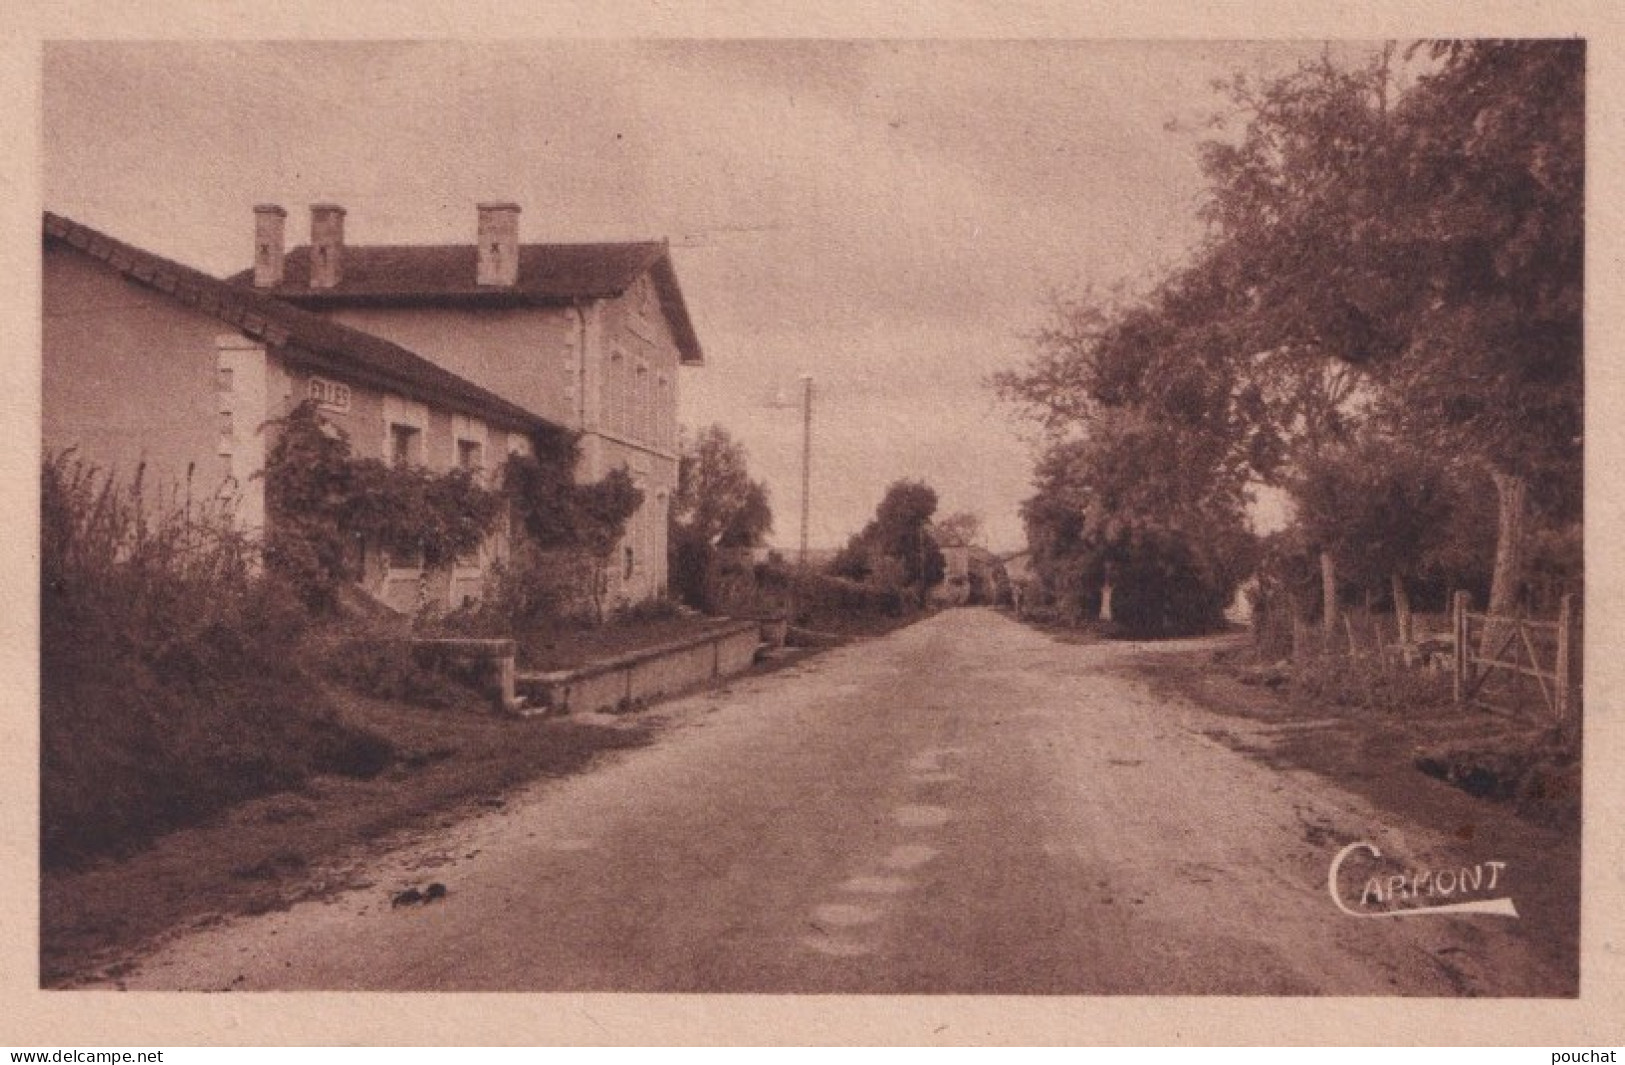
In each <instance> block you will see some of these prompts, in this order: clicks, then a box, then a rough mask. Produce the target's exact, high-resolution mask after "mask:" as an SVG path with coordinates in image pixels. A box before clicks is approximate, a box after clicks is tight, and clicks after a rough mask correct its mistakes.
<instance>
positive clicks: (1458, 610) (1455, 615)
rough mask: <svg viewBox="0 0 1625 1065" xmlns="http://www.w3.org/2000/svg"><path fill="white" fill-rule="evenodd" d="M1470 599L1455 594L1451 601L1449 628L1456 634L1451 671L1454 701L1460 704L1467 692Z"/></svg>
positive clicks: (1465, 595) (1466, 596)
mask: <svg viewBox="0 0 1625 1065" xmlns="http://www.w3.org/2000/svg"><path fill="white" fill-rule="evenodd" d="M1470 601H1471V597H1470V596H1469V595H1468V594H1467V593H1466V592H1457V593H1456V594H1455V596H1454V597H1453V598H1452V599H1451V602H1450V610H1451V618H1450V620H1451V627H1452V628H1453V629H1455V632H1456V662H1455V669H1454V670H1453V674H1454V676H1453V687H1454V691H1455V699H1456V702H1457V703H1460V702H1461V700H1462V696H1463V695H1464V694H1465V693H1466V691H1467V606H1468V603H1469V602H1470Z"/></svg>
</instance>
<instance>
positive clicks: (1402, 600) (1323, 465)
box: [1293, 437, 1456, 643]
mask: <svg viewBox="0 0 1625 1065" xmlns="http://www.w3.org/2000/svg"><path fill="white" fill-rule="evenodd" d="M1455 472H1456V471H1453V470H1451V469H1449V468H1448V466H1447V465H1446V464H1445V462H1443V461H1442V460H1439V459H1438V458H1437V457H1435V456H1428V455H1424V454H1421V453H1418V452H1416V451H1413V450H1411V449H1408V448H1406V447H1405V446H1403V445H1402V444H1401V443H1399V442H1398V441H1395V440H1393V439H1392V438H1381V437H1369V438H1366V439H1364V440H1362V441H1360V442H1358V443H1356V444H1353V445H1350V446H1348V447H1344V448H1340V449H1338V450H1336V451H1330V452H1322V453H1321V454H1319V455H1317V456H1315V457H1314V459H1313V460H1312V461H1309V462H1307V463H1306V464H1305V466H1304V468H1303V470H1302V473H1301V474H1300V476H1299V479H1298V482H1297V484H1296V485H1295V486H1294V493H1293V494H1294V495H1295V497H1296V498H1297V501H1298V513H1297V523H1298V525H1299V527H1300V528H1301V529H1302V530H1303V533H1304V537H1305V539H1306V541H1307V543H1308V544H1310V545H1311V546H1312V548H1313V549H1314V550H1315V551H1316V552H1317V553H1319V554H1321V555H1322V556H1323V557H1326V556H1329V557H1332V558H1335V559H1336V560H1337V562H1338V565H1339V568H1340V569H1341V571H1342V572H1343V573H1344V574H1346V575H1347V576H1348V577H1349V578H1351V579H1352V580H1353V581H1354V582H1356V584H1358V585H1359V586H1362V587H1364V588H1366V589H1367V590H1368V591H1370V590H1372V589H1375V588H1376V587H1379V586H1380V585H1382V584H1383V583H1386V584H1387V585H1388V588H1389V591H1390V594H1391V595H1392V596H1393V601H1394V613H1395V615H1396V617H1397V619H1398V623H1399V638H1400V642H1401V643H1409V642H1410V641H1411V600H1410V593H1409V589H1408V586H1407V578H1410V577H1414V576H1415V575H1416V574H1418V573H1419V572H1421V570H1422V569H1423V567H1424V565H1425V564H1426V560H1427V558H1428V556H1429V554H1430V553H1431V552H1433V551H1434V550H1435V549H1436V548H1437V546H1438V545H1439V544H1441V543H1442V542H1443V541H1444V539H1445V536H1446V535H1447V531H1448V530H1449V528H1450V524H1451V519H1452V517H1453V515H1454V512H1455V508H1456V499H1455V493H1454V492H1453V491H1452V486H1451V479H1452V474H1453V473H1455Z"/></svg>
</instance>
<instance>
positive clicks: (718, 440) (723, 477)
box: [669, 425, 773, 609]
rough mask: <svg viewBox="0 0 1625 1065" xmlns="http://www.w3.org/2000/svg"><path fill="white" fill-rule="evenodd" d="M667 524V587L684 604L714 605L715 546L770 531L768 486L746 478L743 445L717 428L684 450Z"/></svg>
mask: <svg viewBox="0 0 1625 1065" xmlns="http://www.w3.org/2000/svg"><path fill="white" fill-rule="evenodd" d="M670 526H671V536H670V538H669V540H670V556H671V580H672V587H673V588H674V589H675V590H676V592H677V594H678V596H679V597H680V598H681V599H682V600H683V601H684V602H686V603H688V604H689V605H691V606H694V607H698V608H700V609H714V608H715V607H716V606H717V605H718V604H716V603H715V602H713V599H714V596H712V595H711V594H710V592H709V591H708V586H709V584H710V583H711V575H712V571H713V569H714V567H715V563H716V558H717V552H718V550H719V549H722V548H743V547H756V546H759V545H760V544H761V543H762V541H763V540H764V539H766V537H767V535H768V533H770V532H771V531H772V530H773V509H772V507H771V505H770V504H769V501H768V493H767V486H766V485H764V484H762V482H760V481H756V480H753V479H752V478H751V476H750V472H749V469H748V467H747V464H746V455H745V449H744V448H743V447H742V446H740V445H739V444H738V443H737V442H736V441H735V440H734V439H733V437H732V436H731V435H729V433H728V431H727V430H726V429H724V428H723V427H722V426H720V425H712V426H709V427H707V428H706V429H703V430H701V431H700V433H699V434H698V435H697V436H696V437H695V438H694V440H693V441H692V442H691V443H690V444H689V445H688V446H687V447H685V448H684V450H683V455H682V457H681V458H680V459H679V460H678V467H677V492H676V495H675V496H674V497H673V499H672V506H671V518H670Z"/></svg>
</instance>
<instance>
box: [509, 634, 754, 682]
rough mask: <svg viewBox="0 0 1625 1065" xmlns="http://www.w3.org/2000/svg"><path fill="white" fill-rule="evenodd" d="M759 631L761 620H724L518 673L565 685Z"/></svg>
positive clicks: (531, 679) (535, 679)
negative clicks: (570, 664) (570, 665)
mask: <svg viewBox="0 0 1625 1065" xmlns="http://www.w3.org/2000/svg"><path fill="white" fill-rule="evenodd" d="M760 630H761V622H759V621H734V622H727V623H723V624H719V625H718V626H717V627H716V628H714V629H711V630H709V631H707V632H702V633H697V634H695V635H693V636H685V637H683V638H682V639H680V640H671V641H668V642H666V643H659V644H654V645H653V646H650V647H643V648H639V649H638V650H636V651H628V652H626V653H624V654H619V655H615V656H614V657H612V658H601V659H599V660H598V661H596V662H589V663H587V664H586V665H584V666H577V667H575V668H574V669H560V670H554V671H552V672H549V673H521V674H519V676H520V678H521V679H523V680H529V681H540V682H542V683H546V684H568V683H571V682H573V681H578V680H586V679H588V678H589V677H597V676H601V675H602V674H605V673H614V672H615V671H616V670H621V669H626V668H627V667H628V666H635V665H638V664H640V663H643V662H648V661H650V660H652V659H656V658H664V657H665V656H667V655H671V654H676V653H678V652H680V651H687V650H689V649H691V648H694V647H703V646H705V645H706V644H708V643H714V642H715V641H717V640H723V639H727V638H728V637H730V636H737V635H739V634H740V633H742V632H751V631H755V632H760Z"/></svg>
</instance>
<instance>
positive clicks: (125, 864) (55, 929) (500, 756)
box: [40, 691, 650, 986]
mask: <svg viewBox="0 0 1625 1065" xmlns="http://www.w3.org/2000/svg"><path fill="white" fill-rule="evenodd" d="M330 698H331V699H332V702H333V704H334V706H335V708H336V712H337V714H338V716H339V718H340V720H342V721H343V722H344V723H345V724H346V725H348V726H349V727H352V728H356V729H361V730H365V731H366V732H368V733H369V734H372V735H376V736H379V737H381V738H382V739H383V740H384V741H386V742H387V743H388V744H389V746H390V749H391V751H392V752H393V754H392V757H391V758H390V760H389V762H388V764H387V765H386V766H384V767H382V768H381V770H380V771H379V772H378V773H377V774H375V775H374V776H373V777H372V778H371V779H359V778H354V777H341V776H329V775H318V776H313V777H310V778H309V779H307V780H306V781H305V782H304V784H303V785H302V786H300V787H297V788H295V789H292V790H288V791H284V792H281V793H279V794H274V795H267V796H263V797H260V798H255V799H251V800H248V801H245V802H240V803H238V804H236V805H234V806H231V807H229V808H226V809H223V810H221V811H219V812H218V813H216V814H215V815H214V816H212V817H210V818H209V819H207V820H206V821H204V822H202V823H200V824H196V825H193V826H191V827H188V828H184V829H180V830H178V831H174V832H170V833H169V834H167V835H165V836H163V837H161V838H159V839H158V840H157V841H156V842H155V843H154V844H153V845H152V846H150V847H149V848H147V849H145V850H143V851H141V852H139V853H137V854H134V855H131V856H129V857H126V858H124V859H122V860H112V859H107V860H103V861H101V862H98V863H96V864H93V865H89V866H86V867H84V868H78V869H55V870H48V871H46V872H45V874H44V875H43V876H42V878H41V884H40V888H41V891H40V975H41V982H42V985H44V986H71V985H72V984H74V983H75V982H77V981H78V980H80V979H82V978H86V977H88V976H91V975H94V974H95V973H97V972H103V973H106V972H108V969H107V967H108V966H110V965H111V966H114V969H113V970H112V972H113V974H115V975H116V972H117V964H118V962H119V960H120V959H121V958H123V957H126V956H128V955H129V954H130V953H131V952H133V951H136V950H137V949H139V948H141V947H143V945H145V944H148V943H150V942H152V941H154V940H156V939H158V938H160V937H161V936H162V935H163V934H165V933H166V932H169V931H171V930H175V929H185V928H192V927H200V926H203V925H207V924H209V923H213V922H216V921H219V920H221V919H223V918H225V917H230V916H237V915H244V914H254V913H262V912H266V911H268V910H272V909H278V908H282V907H285V906H288V905H291V904H292V903H293V902H295V901H298V900H299V899H301V898H307V897H312V896H316V895H320V894H323V893H325V892H328V891H331V890H336V889H339V888H343V887H346V886H353V880H352V878H351V874H350V873H349V872H347V869H348V868H349V867H350V866H351V865H353V860H354V859H355V858H356V857H357V855H358V848H360V849H362V851H364V850H365V848H367V847H368V846H369V845H371V846H375V847H378V846H385V845H387V844H388V843H389V838H388V837H391V836H392V835H393V834H396V833H401V832H408V831H418V830H421V829H423V828H424V827H430V826H434V825H438V824H443V823H449V821H450V820H455V819H456V818H458V817H460V816H465V815H467V814H468V813H470V812H472V811H474V810H477V809H479V808H480V807H481V806H494V805H500V804H501V803H502V802H503V801H504V800H503V794H504V793H505V792H506V791H508V790H510V789H512V788H514V787H516V786H518V785H520V784H523V783H525V782H527V781H530V780H532V779H534V778H536V777H549V776H563V775H566V774H569V773H572V772H577V771H580V770H582V769H583V768H585V767H586V766H588V765H589V764H590V763H591V762H592V761H593V759H594V758H596V757H598V756H599V755H602V754H604V753H606V752H612V751H616V750H624V749H627V748H632V747H638V746H642V745H644V744H646V743H647V742H648V741H649V739H650V733H649V730H648V729H647V728H645V727H642V726H639V725H637V724H635V723H632V724H630V725H627V726H623V727H607V726H601V725H590V724H584V723H579V722H572V721H570V720H569V719H563V720H558V721H544V720H526V721H514V720H511V719H503V718H500V717H497V716H494V715H489V714H469V713H455V712H454V713H447V712H444V711H436V710H432V709H425V708H418V707H411V706H403V705H400V704H396V703H387V702H382V701H379V700H374V699H369V698H366V697H364V696H360V695H356V694H352V693H348V692H342V691H334V692H331V693H330Z"/></svg>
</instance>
